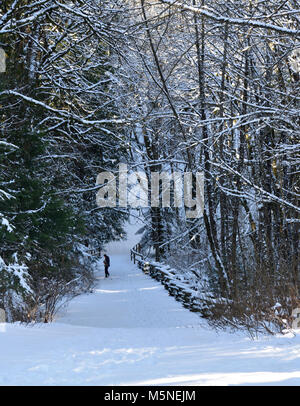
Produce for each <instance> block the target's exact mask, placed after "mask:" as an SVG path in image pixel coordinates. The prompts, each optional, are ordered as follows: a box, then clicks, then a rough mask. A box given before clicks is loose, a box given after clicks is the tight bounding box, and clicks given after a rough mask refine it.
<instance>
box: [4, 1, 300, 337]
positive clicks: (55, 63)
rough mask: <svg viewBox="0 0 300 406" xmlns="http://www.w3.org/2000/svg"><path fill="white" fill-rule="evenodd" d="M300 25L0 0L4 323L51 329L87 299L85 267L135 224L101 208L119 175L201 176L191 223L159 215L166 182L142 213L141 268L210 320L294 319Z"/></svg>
mask: <svg viewBox="0 0 300 406" xmlns="http://www.w3.org/2000/svg"><path fill="white" fill-rule="evenodd" d="M299 14H300V7H299V1H298V0H286V1H282V0H270V1H261V0H235V1H234V0H229V1H226V2H224V1H219V0H180V1H179V0H178V1H177V0H123V1H121V0H86V1H82V0H68V1H64V0H36V1H31V0H1V2H0V51H1V52H0V57H1V61H0V134H1V135H0V307H1V308H4V309H5V311H6V313H7V315H8V319H9V320H10V321H16V320H18V321H24V322H31V321H45V322H48V321H51V319H52V316H53V312H54V311H55V307H56V305H57V303H58V302H59V301H60V300H62V298H64V297H68V296H74V295H76V294H79V293H81V292H85V291H88V290H89V289H90V288H91V286H92V285H93V278H94V277H93V255H92V254H91V253H92V252H95V251H97V252H99V250H100V251H101V250H102V248H103V247H104V246H105V244H106V243H107V242H109V241H113V240H121V239H122V238H124V235H125V232H126V230H125V225H126V222H127V221H128V219H129V217H130V215H132V210H131V209H132V207H130V205H127V206H125V207H124V205H121V204H116V205H115V206H114V207H99V206H98V205H97V203H96V194H97V192H98V191H99V189H101V188H102V187H103V186H104V184H101V182H98V181H97V176H98V175H99V173H102V172H110V173H112V174H114V176H115V177H117V176H119V165H120V164H123V165H126V166H127V168H128V172H130V171H132V172H135V173H141V174H144V175H143V176H145V177H146V179H148V180H149V182H150V179H151V174H153V173H154V172H155V173H162V172H163V173H168V174H170V173H187V172H188V173H190V174H192V178H193V180H194V181H195V178H196V174H198V173H202V174H203V190H204V195H203V196H204V202H203V203H204V204H203V213H202V215H201V216H198V217H195V218H191V217H190V216H189V215H188V213H187V212H188V210H190V208H188V207H184V206H183V207H169V206H168V205H167V204H164V201H163V196H164V188H163V184H162V183H160V186H159V191H160V198H159V199H158V200H159V201H158V203H157V204H152V205H151V204H149V206H148V207H146V206H144V207H139V206H138V207H134V215H135V216H138V217H139V218H140V219H141V220H142V222H143V227H142V229H141V230H140V237H141V238H140V247H141V252H142V253H143V255H144V257H145V258H147V259H148V261H154V262H156V263H162V264H167V265H169V266H170V267H172V268H173V269H174V270H175V271H176V273H178V275H179V276H180V275H185V277H187V278H190V280H191V283H192V284H193V285H194V286H195V287H197V289H199V292H205V293H206V294H207V298H206V299H205V298H204V299H203V309H202V316H203V317H205V318H207V319H208V320H210V322H211V323H212V325H214V326H215V327H221V328H223V327H227V326H231V327H236V328H249V329H252V328H254V329H255V328H256V329H258V328H263V329H265V330H267V331H268V332H273V331H278V330H279V331H280V330H281V329H282V328H284V327H286V326H287V324H288V323H290V320H291V312H292V309H294V308H296V307H299V305H300V295H299V288H300V279H299V224H300V216H299V214H300V208H299V193H300V176H299V171H300V169H299V162H300V156H299V153H300V114H299V113H300V109H299V101H300V92H299V85H300V31H299V26H300V24H299V23H300V16H299ZM141 178H142V175H141V176H140V179H139V177H138V176H137V177H136V183H140V182H141ZM98 180H99V178H98ZM119 182H120V180H119ZM192 183H193V185H192V186H191V188H192V193H193V195H195V193H196V190H195V189H196V187H195V182H192ZM131 186H134V185H131ZM129 192H130V191H129ZM121 198H122V196H120V195H118V196H117V203H118V202H120V200H121ZM174 199H175V197H174V195H172V193H171V201H174Z"/></svg>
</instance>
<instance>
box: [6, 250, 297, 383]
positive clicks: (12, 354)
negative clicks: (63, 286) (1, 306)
mask: <svg viewBox="0 0 300 406" xmlns="http://www.w3.org/2000/svg"><path fill="white" fill-rule="evenodd" d="M111 263H112V265H111V269H110V272H111V277H110V278H107V279H105V278H104V270H103V268H102V265H99V271H98V272H97V278H98V282H97V286H96V288H95V291H94V293H91V294H86V295H82V296H79V297H77V298H75V299H74V300H73V301H72V302H71V303H70V304H69V305H68V307H67V308H66V309H65V310H64V311H62V312H61V313H60V314H59V315H58V318H57V320H56V321H55V322H53V323H51V324H41V325H35V326H23V325H20V324H18V323H15V324H7V325H0V385H27V386H30V385H56V386H59V385H81V386H84V385H101V386H102V385H108V386H110V385H126V386H127V385H128V386H129V385H147V386H148V385H183V386H189V385H299V384H300V336H299V334H297V335H296V336H295V337H292V336H284V337H282V336H278V337H264V338H260V339H258V340H255V341H253V340H251V339H250V338H248V337H247V336H245V335H244V334H242V333H240V334H229V333H225V332H221V333H216V332H215V331H212V330H210V329H208V328H207V326H206V323H205V321H203V320H202V319H200V318H199V316H197V315H196V314H194V313H191V312H189V311H188V310H186V309H184V308H183V307H182V306H181V305H180V304H179V303H178V302H176V301H175V299H174V298H172V297H170V296H168V293H167V291H166V290H165V289H164V288H163V286H162V285H161V284H160V283H159V282H157V281H155V280H153V279H151V278H150V277H149V276H147V275H144V274H143V272H142V271H141V270H139V269H138V268H137V267H136V266H134V265H133V264H132V263H130V261H129V257H128V255H111Z"/></svg>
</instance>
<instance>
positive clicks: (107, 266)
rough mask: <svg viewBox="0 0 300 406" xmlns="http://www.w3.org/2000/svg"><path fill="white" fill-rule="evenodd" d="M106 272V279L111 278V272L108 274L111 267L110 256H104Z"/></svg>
mask: <svg viewBox="0 0 300 406" xmlns="http://www.w3.org/2000/svg"><path fill="white" fill-rule="evenodd" d="M103 264H104V270H105V278H107V277H108V276H109V272H108V268H109V267H110V259H109V256H108V255H106V254H104V261H103Z"/></svg>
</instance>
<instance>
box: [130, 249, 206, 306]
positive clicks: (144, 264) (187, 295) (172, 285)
mask: <svg viewBox="0 0 300 406" xmlns="http://www.w3.org/2000/svg"><path fill="white" fill-rule="evenodd" d="M130 257H131V260H132V261H133V263H134V264H137V265H138V267H139V268H141V269H142V270H143V272H144V273H145V274H147V275H150V276H151V277H152V278H154V279H155V280H157V281H159V282H161V283H162V285H163V286H164V287H165V289H166V290H167V291H168V293H169V294H170V295H171V296H173V297H174V298H175V299H176V300H177V301H178V302H180V303H181V304H182V305H183V306H184V307H185V308H187V309H189V310H191V311H193V312H197V313H201V314H202V313H203V311H204V309H205V308H206V306H205V301H202V300H201V298H199V297H198V292H197V290H196V289H195V288H194V287H192V286H190V285H189V282H188V281H187V280H184V278H183V277H179V276H178V275H177V274H176V271H175V270H172V269H171V268H169V267H167V266H162V265H161V264H158V263H150V262H148V261H147V260H146V259H145V258H144V257H143V255H142V253H141V247H140V245H139V244H137V245H136V246H135V247H134V248H133V249H132V250H131V251H130Z"/></svg>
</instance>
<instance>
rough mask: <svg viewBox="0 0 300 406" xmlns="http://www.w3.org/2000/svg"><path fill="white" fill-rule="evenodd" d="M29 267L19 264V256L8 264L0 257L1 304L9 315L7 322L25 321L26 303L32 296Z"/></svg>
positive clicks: (14, 257) (15, 256)
mask: <svg viewBox="0 0 300 406" xmlns="http://www.w3.org/2000/svg"><path fill="white" fill-rule="evenodd" d="M30 279H31V278H30V275H29V274H28V267H27V266H26V265H25V264H24V263H19V261H18V256H17V254H15V255H14V256H13V262H12V263H9V264H6V263H5V262H4V260H3V259H2V258H1V257H0V303H1V307H3V308H4V309H5V311H6V314H7V320H8V321H13V320H15V319H18V320H23V319H24V317H25V313H26V302H27V301H28V300H30V297H31V296H32V293H33V292H32V289H31V286H30Z"/></svg>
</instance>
